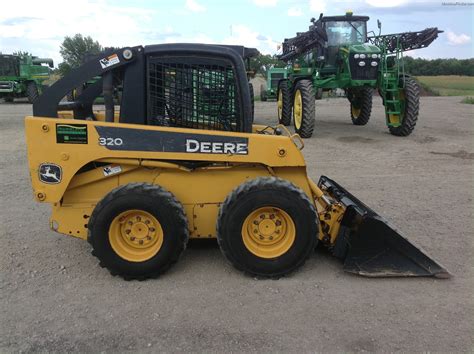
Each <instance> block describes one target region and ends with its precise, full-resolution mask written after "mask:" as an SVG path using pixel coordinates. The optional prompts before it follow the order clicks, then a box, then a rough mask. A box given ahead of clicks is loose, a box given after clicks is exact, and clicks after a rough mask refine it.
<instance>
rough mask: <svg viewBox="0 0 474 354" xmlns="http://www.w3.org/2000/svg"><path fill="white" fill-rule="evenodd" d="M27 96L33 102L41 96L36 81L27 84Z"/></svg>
mask: <svg viewBox="0 0 474 354" xmlns="http://www.w3.org/2000/svg"><path fill="white" fill-rule="evenodd" d="M26 97H28V102H29V103H33V102H35V101H36V100H37V99H38V97H39V92H38V86H36V83H35V82H33V81H32V82H29V83H28V85H27V86H26Z"/></svg>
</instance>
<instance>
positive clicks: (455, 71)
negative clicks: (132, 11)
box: [58, 34, 474, 76]
mask: <svg viewBox="0 0 474 354" xmlns="http://www.w3.org/2000/svg"><path fill="white" fill-rule="evenodd" d="M104 49H109V48H104V47H102V46H101V45H100V43H99V42H97V41H95V40H93V39H92V38H91V37H89V36H85V37H83V36H82V35H81V34H76V35H75V36H72V37H65V38H64V41H63V42H62V43H61V47H60V53H61V56H62V57H63V59H64V61H63V62H62V63H60V64H59V68H58V72H59V74H61V75H64V74H66V73H67V72H68V71H69V70H71V68H76V67H78V66H80V65H81V64H82V63H83V62H84V61H85V60H86V59H87V56H88V55H97V54H99V53H100V52H101V51H102V50H104ZM404 63H405V72H407V73H409V74H411V75H413V76H435V75H466V76H474V58H471V59H432V60H428V59H420V58H416V59H415V58H412V57H409V56H406V57H405V61H404ZM285 66H286V64H285V63H284V62H283V61H281V60H279V59H278V57H277V56H276V55H268V54H267V55H263V54H259V55H258V56H256V57H255V58H252V59H251V61H250V67H251V69H252V70H253V71H255V72H256V73H257V74H260V75H262V76H266V73H267V71H268V69H270V68H272V67H280V68H282V67H285Z"/></svg>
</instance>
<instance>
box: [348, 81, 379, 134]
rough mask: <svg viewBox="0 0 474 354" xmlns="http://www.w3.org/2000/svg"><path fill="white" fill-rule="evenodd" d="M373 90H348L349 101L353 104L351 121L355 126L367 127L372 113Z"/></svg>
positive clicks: (367, 88) (366, 88)
mask: <svg viewBox="0 0 474 354" xmlns="http://www.w3.org/2000/svg"><path fill="white" fill-rule="evenodd" d="M372 95H373V89H372V88H369V87H365V88H362V89H360V90H348V92H347V99H348V100H349V102H350V103H351V107H350V111H351V120H352V124H354V125H366V124H367V123H368V122H369V119H370V113H371V112H372Z"/></svg>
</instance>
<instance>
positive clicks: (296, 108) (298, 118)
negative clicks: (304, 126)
mask: <svg viewBox="0 0 474 354" xmlns="http://www.w3.org/2000/svg"><path fill="white" fill-rule="evenodd" d="M293 115H294V117H295V128H296V129H300V128H301V122H302V120H303V100H302V98H301V91H300V90H296V92H295V101H294V104H293Z"/></svg>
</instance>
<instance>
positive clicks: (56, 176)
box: [38, 163, 62, 184]
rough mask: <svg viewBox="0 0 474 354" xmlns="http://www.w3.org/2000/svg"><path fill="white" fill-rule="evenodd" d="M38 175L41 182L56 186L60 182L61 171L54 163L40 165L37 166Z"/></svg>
mask: <svg viewBox="0 0 474 354" xmlns="http://www.w3.org/2000/svg"><path fill="white" fill-rule="evenodd" d="M38 175H39V179H40V181H41V182H43V183H49V184H56V183H59V182H61V178H62V169H61V166H58V165H56V164H54V163H42V164H41V165H40V166H39V169H38Z"/></svg>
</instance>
